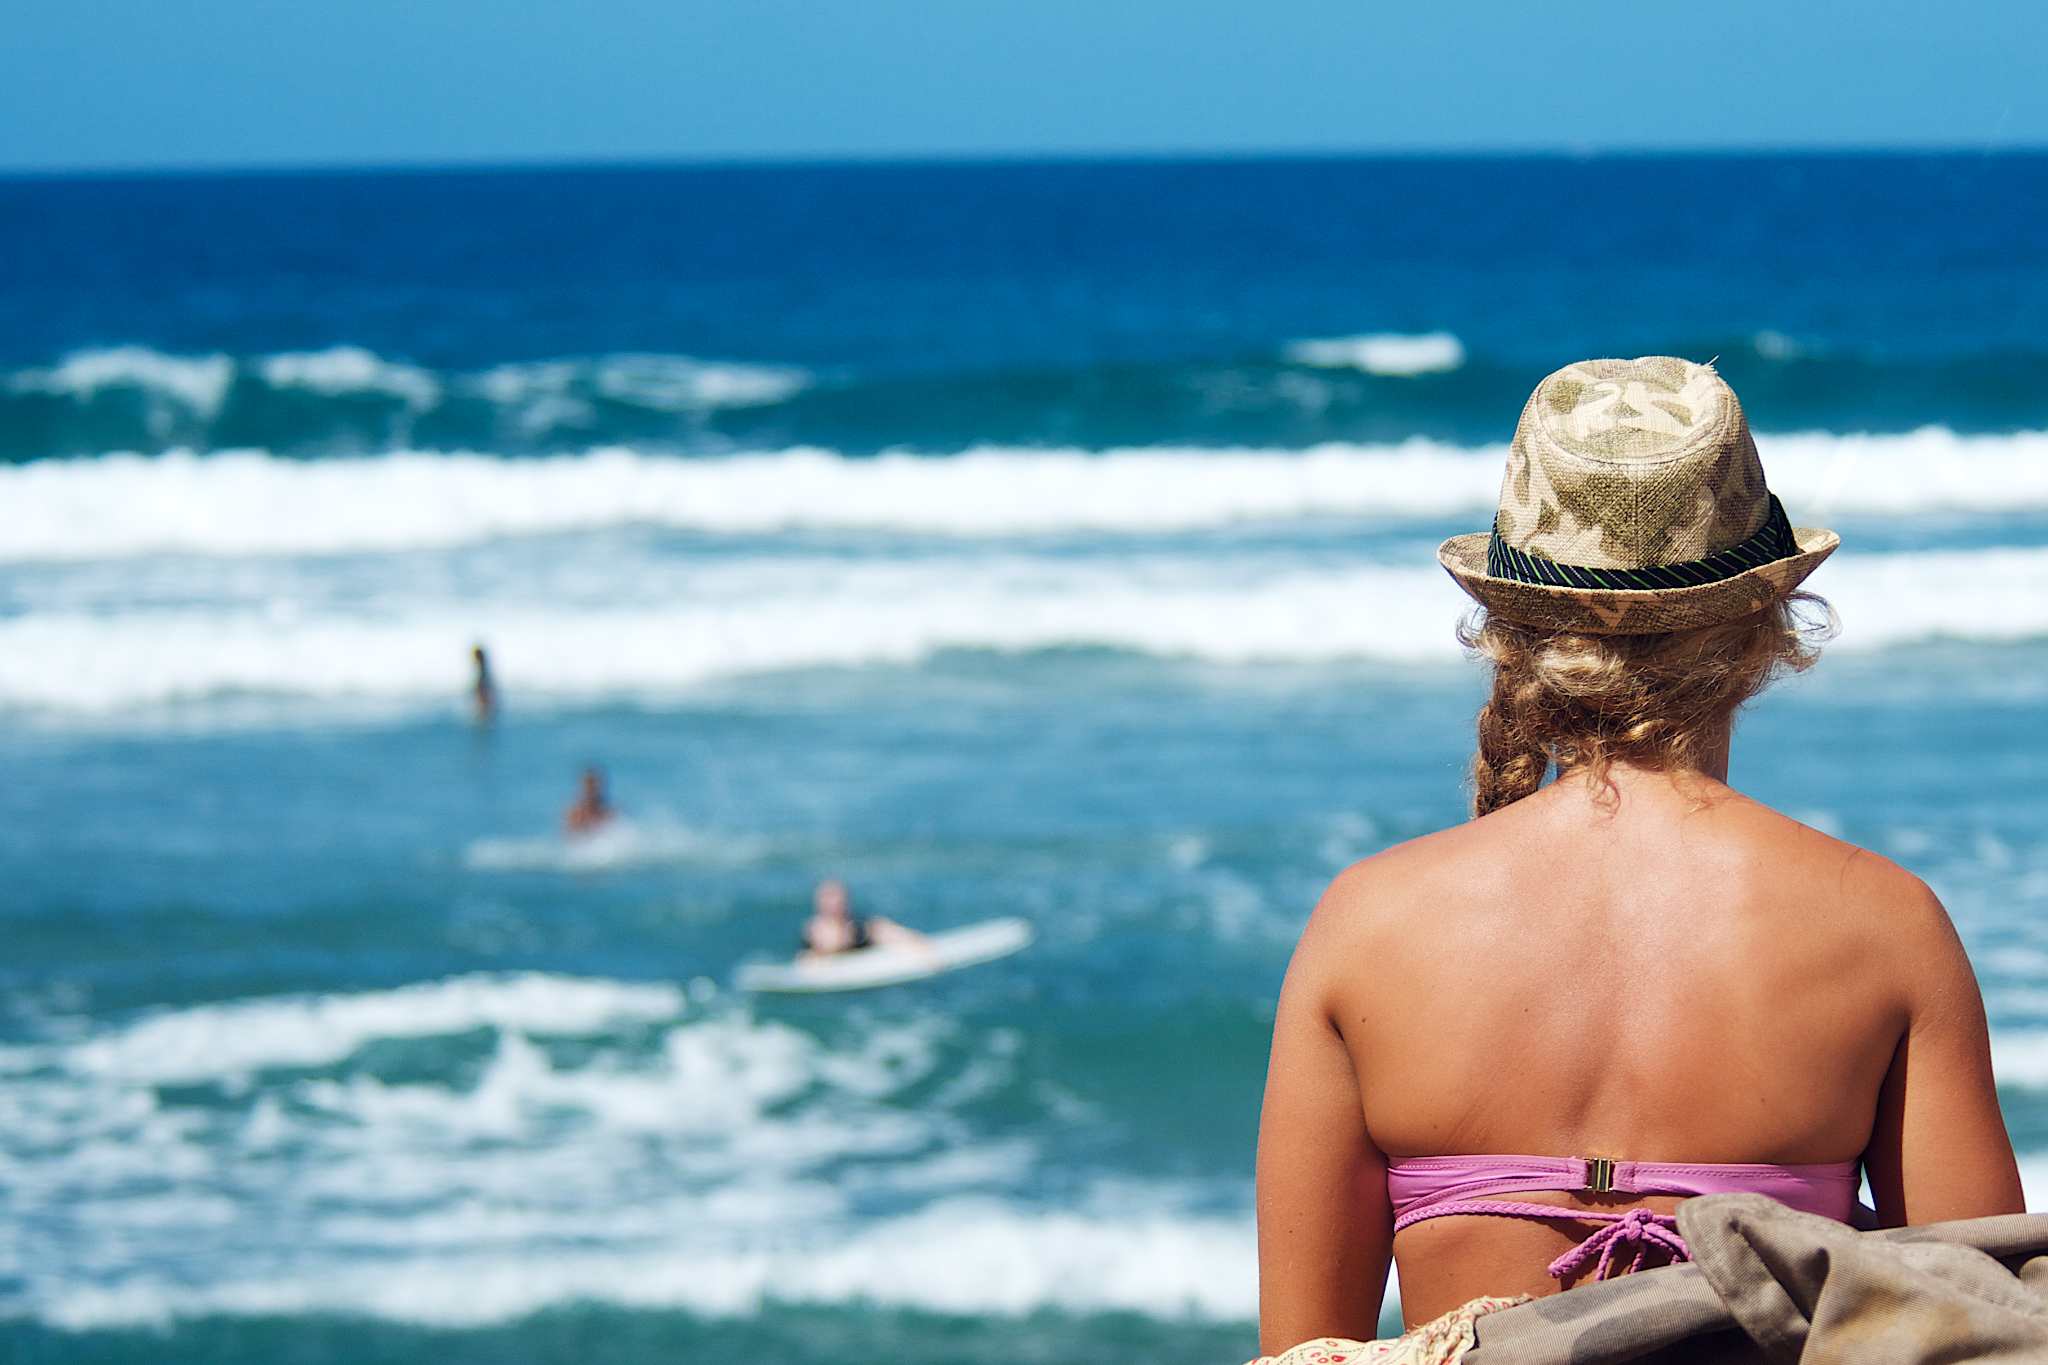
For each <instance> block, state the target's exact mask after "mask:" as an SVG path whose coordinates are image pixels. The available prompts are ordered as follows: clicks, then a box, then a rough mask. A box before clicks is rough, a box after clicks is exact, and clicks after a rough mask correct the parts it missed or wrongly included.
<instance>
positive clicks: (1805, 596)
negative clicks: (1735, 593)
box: [1458, 593, 1835, 816]
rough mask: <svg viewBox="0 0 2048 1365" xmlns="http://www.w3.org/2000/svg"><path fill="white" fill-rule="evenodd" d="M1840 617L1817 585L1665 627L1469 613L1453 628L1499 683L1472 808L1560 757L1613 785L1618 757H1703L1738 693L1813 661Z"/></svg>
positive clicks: (1686, 761)
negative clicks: (1563, 625) (1630, 629)
mask: <svg viewBox="0 0 2048 1365" xmlns="http://www.w3.org/2000/svg"><path fill="white" fill-rule="evenodd" d="M1806 609H1812V611H1811V612H1809V611H1808V610H1806ZM1834 628H1835V618H1834V612H1833V609H1832V608H1830V607H1829V606H1828V604H1827V603H1826V602H1825V601H1824V600H1822V599H1821V598H1819V597H1816V596H1814V595H1812V594H1811V593H1794V594H1792V595H1791V596H1789V597H1787V598H1784V599H1782V600H1780V601H1778V602H1776V603H1774V604H1773V605H1771V606H1769V607H1766V608H1765V609H1764V610H1762V611H1760V612H1757V613H1755V614H1753V615H1750V616H1745V617H1742V618H1740V619H1738V620H1734V621H1728V622H1724V623H1722V624H1719V625H1712V626H1702V627H1700V628H1699V629H1697V630H1680V631H1670V632H1667V633H1664V634H1659V635H1593V634H1589V633H1587V632H1584V631H1575V630H1560V629H1556V628H1554V627H1546V626H1531V625H1524V624H1522V623H1520V622H1517V621H1509V620H1506V619H1504V618H1501V617H1498V616H1492V615H1489V614H1487V613H1486V612H1483V611H1479V612H1474V613H1473V614H1472V616H1471V617H1470V618H1468V619H1467V620H1466V621H1464V622H1463V623H1462V624H1460V626H1459V627H1458V639H1459V640H1460V642H1462V643H1463V644H1464V646H1465V648H1466V649H1468V650H1470V651H1471V652H1472V653H1473V654H1474V655H1476V656H1478V657H1480V658H1483V659H1485V660H1487V661H1488V662H1489V663H1490V664H1491V665H1492V668H1493V693H1492V695H1491V696H1489V697H1488V698H1487V700H1486V704H1485V705H1484V706H1482V707H1480V708H1479V751H1478V753H1477V754H1476V755H1475V756H1474V757H1473V759H1472V813H1473V814H1474V815H1475V816H1478V815H1485V814H1487V813H1488V812H1490V811H1496V810H1499V809H1500V808H1501V807H1503V806H1506V805H1509V804H1511V803H1513V802H1516V801H1519V800H1521V799H1522V798H1523V797H1525V796H1528V795H1530V794H1531V793H1532V792H1534V791H1535V790H1536V789H1537V788H1538V787H1540V786H1542V785H1543V779H1544V776H1545V775H1546V774H1547V773H1548V772H1549V771H1550V769H1551V768H1552V767H1553V766H1555V767H1556V768H1557V770H1558V771H1559V772H1560V773H1562V772H1564V771H1565V770H1567V769H1576V770H1583V771H1585V772H1587V773H1589V774H1590V775H1591V776H1592V779H1593V780H1594V781H1595V782H1596V783H1602V784H1606V785H1607V787H1608V788H1609V790H1610V791H1611V790H1612V783H1611V782H1610V781H1609V777H1608V769H1609V767H1610V765H1612V764H1614V763H1618V762H1619V763H1627V764H1629V765H1631V766H1633V767H1639V768H1648V769H1651V770H1654V771H1666V772H1668V771H1673V770H1679V769H1685V768H1697V767H1700V766H1702V764H1703V763H1704V762H1705V761H1706V759H1707V758H1708V757H1709V756H1710V755H1711V754H1712V752H1713V749H1714V746H1715V745H1716V744H1717V743H1718V742H1719V740H1720V738H1721V735H1722V733H1723V731H1724V730H1725V728H1726V727H1727V725H1728V723H1729V722H1730V721H1731V720H1732V719H1733V717H1734V715H1735V712H1736V711H1737V710H1738V709H1740V708H1741V706H1742V705H1743V703H1745V702H1747V701H1749V700H1750V699H1751V698H1752V697H1754V696H1756V695H1757V693H1759V692H1761V691H1763V690H1764V688H1765V687H1767V686H1769V685H1770V683H1771V682H1772V681H1773V680H1774V679H1776V678H1778V677H1779V676H1781V675H1783V674H1785V673H1798V672H1803V671H1804V670H1806V669H1808V668H1811V667H1812V666H1813V664H1814V661H1815V660H1816V659H1818V658H1819V656H1820V645H1821V643H1822V642H1823V641H1824V640H1825V639H1827V638H1828V636H1830V635H1832V634H1833V632H1834Z"/></svg>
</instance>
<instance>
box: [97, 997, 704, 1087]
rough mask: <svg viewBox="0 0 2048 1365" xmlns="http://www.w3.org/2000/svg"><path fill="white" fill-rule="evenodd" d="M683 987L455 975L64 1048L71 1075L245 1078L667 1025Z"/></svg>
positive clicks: (272, 1005) (165, 1022)
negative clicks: (428, 1050)
mask: <svg viewBox="0 0 2048 1365" xmlns="http://www.w3.org/2000/svg"><path fill="white" fill-rule="evenodd" d="M683 1010H684V995H683V992H682V990H681V989H680V988H679V987H676V986H672V985H666V984H655V983H648V984H641V983H627V982H618V981H596V980H584V979H580V978H576V977H566V976H552V975H546V974H542V973H533V972H529V973H524V974H519V975H511V976H488V975H481V976H459V977H451V978H449V979H447V980H443V981H431V982H423V983H420V984H418V985H412V986H401V987H398V988H396V989H394V990H388V991H371V992H366V993H363V994H355V995H343V996H310V997H290V998H283V999H258V1000H247V1001H237V1002H234V1003H230V1004H221V1005H200V1006H194V1007H191V1008H188V1009H183V1010H175V1011H170V1012H166V1013H163V1014H157V1015H153V1016H150V1017H148V1018H145V1019H143V1020H141V1021H139V1022H137V1023H135V1024H132V1025H129V1026H128V1027H127V1028H124V1029H121V1030H118V1031H115V1032H111V1033H107V1034H103V1035H101V1036H99V1037H97V1038H94V1039H92V1040H90V1041H88V1042H84V1043H81V1044H78V1045H76V1046H74V1047H72V1048H70V1049H68V1050H67V1051H66V1054H65V1055H66V1058H67V1060H68V1062H69V1064H70V1065H72V1066H74V1067H75V1068H77V1069H79V1070H82V1071H87V1072H93V1073H97V1074H102V1075H106V1076H112V1077H119V1078H122V1079H125V1080H131V1081H149V1082H152V1083H157V1082H174V1081H191V1080H204V1079H207V1078H222V1077H231V1076H238V1075H246V1074H247V1073H249V1072H252V1071H256V1070H260V1069H263V1068H266V1067H307V1066H319V1065H324V1064H327V1063H331V1062H336V1061H340V1060H341V1059H343V1058H345V1057H347V1056H348V1055H349V1054H351V1053H352V1052H354V1051H355V1050H356V1049H357V1048H360V1047H362V1046H363V1045H364V1044H365V1043H368V1042H371V1041H373V1040H375V1039H382V1038H430V1037H437V1036H442V1035H447V1034H457V1033H465V1032H468V1031H470V1030H472V1029H478V1028H494V1029H499V1030H506V1031H515V1032H519V1033H535V1034H570V1035H574V1034H585V1033H591V1032H595V1031H598V1030H601V1029H604V1028H607V1027H610V1026H612V1025H615V1024H618V1023H620V1022H622V1021H628V1020H635V1019H640V1020H647V1019H669V1018H673V1017H676V1016H679V1015H680V1014H681V1013H682V1012H683Z"/></svg>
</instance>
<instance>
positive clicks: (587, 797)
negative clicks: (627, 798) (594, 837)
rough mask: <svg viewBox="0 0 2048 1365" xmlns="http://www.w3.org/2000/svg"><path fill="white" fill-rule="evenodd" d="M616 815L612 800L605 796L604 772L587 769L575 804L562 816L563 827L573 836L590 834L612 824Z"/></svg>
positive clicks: (577, 792)
mask: <svg viewBox="0 0 2048 1365" xmlns="http://www.w3.org/2000/svg"><path fill="white" fill-rule="evenodd" d="M614 814H615V812H614V811H613V810H612V803H611V799H610V798H609V797H608V796H606V795H605V790H604V771H603V770H602V769H600V768H585V769H584V770H583V782H582V785H581V786H580V787H578V788H577V791H576V801H575V804H573V805H571V806H570V807H569V809H568V810H567V811H565V812H564V813H563V815H562V825H563V827H564V828H565V829H567V830H568V831H569V833H571V834H590V833H593V832H595V831H596V830H599V829H601V828H603V827H604V826H605V825H607V824H609V823H611V820H612V817H613V815H614Z"/></svg>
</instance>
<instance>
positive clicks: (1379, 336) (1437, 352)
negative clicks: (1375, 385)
mask: <svg viewBox="0 0 2048 1365" xmlns="http://www.w3.org/2000/svg"><path fill="white" fill-rule="evenodd" d="M1286 355H1287V358H1288V359H1289V360H1291V361H1293V362H1294V363H1295V364H1297V365H1312V366H1315V367H1316V368H1317V369H1324V370H1363V371H1364V372H1365V373H1367V374H1381V375H1396V376H1403V377H1405V376H1409V375H1418V374H1439V373H1442V372H1444V371H1447V370H1455V369H1457V368H1458V367H1459V366H1461V365H1463V364H1464V363H1465V344H1464V343H1463V342H1461V341H1459V340H1458V338H1457V337H1455V336H1453V335H1451V333H1449V332H1423V333H1420V334H1415V335H1409V334H1405V333H1401V332H1372V333H1368V334H1366V335H1364V336H1352V337H1317V338H1311V339H1309V340H1305V341H1295V342H1289V343H1288V346H1287V351H1286Z"/></svg>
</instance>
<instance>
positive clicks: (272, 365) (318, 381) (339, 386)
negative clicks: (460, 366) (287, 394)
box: [257, 346, 441, 409]
mask: <svg viewBox="0 0 2048 1365" xmlns="http://www.w3.org/2000/svg"><path fill="white" fill-rule="evenodd" d="M257 373H258V374H260V375H262V376H263V382H264V383H266V384H268V385H270V386H271V387H272V388H277V389H306V390H309V391H311V392H313V393H317V394H321V395H324V396H326V397H329V398H336V397H342V396H345V395H348V394H356V393H380V394H389V395H391V396H393V397H395V398H402V399H404V400H405V402H406V404H407V406H409V407H413V408H417V409H426V408H430V407H432V406H434V404H435V403H437V402H439V401H440V399H441V383H440V381H439V380H438V379H436V378H435V377H434V376H433V375H432V374H431V373H429V372H428V371H426V370H423V369H421V368H419V367H418V366H417V365H406V364H402V363H400V362H398V361H394V360H386V359H384V358H383V357H382V356H379V355H377V354H375V353H374V352H371V351H366V350H364V349H363V348H362V347H360V346H334V347H330V348H329V349H327V350H324V351H288V352H284V353H282V354H279V355H273V356H266V357H264V359H263V360H262V361H261V362H260V363H259V364H258V366H257Z"/></svg>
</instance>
